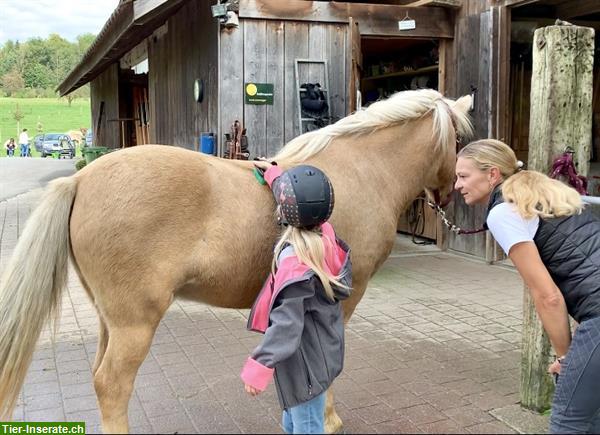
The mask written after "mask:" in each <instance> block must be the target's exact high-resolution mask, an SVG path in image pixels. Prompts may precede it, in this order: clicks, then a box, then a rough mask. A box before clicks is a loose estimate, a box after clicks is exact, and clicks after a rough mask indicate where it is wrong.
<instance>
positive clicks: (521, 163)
mask: <svg viewBox="0 0 600 435" xmlns="http://www.w3.org/2000/svg"><path fill="white" fill-rule="evenodd" d="M522 169H523V162H522V161H521V160H517V172H519V171H520V170H522Z"/></svg>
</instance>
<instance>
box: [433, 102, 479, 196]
mask: <svg viewBox="0 0 600 435" xmlns="http://www.w3.org/2000/svg"><path fill="white" fill-rule="evenodd" d="M471 101H472V97H471V96H470V95H466V96H464V97H461V98H459V99H458V100H456V101H453V100H449V99H444V100H440V101H439V102H438V104H436V108H435V109H434V111H433V124H434V130H435V134H436V135H437V139H438V143H437V150H436V151H437V152H438V153H442V154H443V157H442V158H439V159H436V162H437V168H435V167H434V168H433V169H434V170H432V171H431V172H430V174H429V177H428V179H426V181H425V182H426V187H425V191H426V193H427V195H428V196H429V200H430V201H432V202H434V203H436V204H439V205H441V206H442V207H443V206H445V205H447V204H448V203H449V202H450V198H451V193H452V190H453V185H454V171H455V165H456V151H457V148H458V144H459V142H460V139H461V138H464V137H469V136H471V135H472V133H473V127H472V125H471V121H470V120H469V115H468V113H469V110H470V107H471Z"/></svg>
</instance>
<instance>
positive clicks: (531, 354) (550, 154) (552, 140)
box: [521, 26, 594, 412]
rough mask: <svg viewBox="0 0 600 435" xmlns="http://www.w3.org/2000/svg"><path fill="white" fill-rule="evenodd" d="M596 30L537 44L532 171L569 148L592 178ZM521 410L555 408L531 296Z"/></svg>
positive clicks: (558, 31) (555, 32)
mask: <svg viewBox="0 0 600 435" xmlns="http://www.w3.org/2000/svg"><path fill="white" fill-rule="evenodd" d="M593 65H594V30H593V29H589V28H586V27H578V26H548V27H542V28H540V29H537V30H536V31H535V34H534V40H533V68H532V74H531V110H530V113H531V119H530V128H529V156H528V157H529V158H528V165H527V167H528V169H530V170H534V171H540V172H542V173H546V174H547V173H548V172H549V171H550V169H551V168H552V161H553V160H554V158H556V157H557V156H560V155H561V154H562V153H563V152H564V149H565V145H569V146H570V147H571V148H573V150H574V151H575V155H574V156H573V158H574V160H575V166H576V167H577V172H579V174H580V175H583V176H586V175H588V170H589V160H590V145H591V143H592V94H593V79H594V77H593ZM523 313H524V316H523V346H522V356H521V406H524V407H526V408H528V409H533V410H535V411H538V412H541V411H544V410H546V409H548V408H549V406H550V402H551V399H552V390H553V388H552V382H551V380H550V377H549V376H548V374H547V372H546V369H547V366H548V361H549V360H550V353H551V348H550V343H549V341H548V338H547V337H546V335H545V334H544V333H543V328H542V325H541V322H540V321H539V320H538V318H537V316H536V310H535V307H534V304H533V299H532V298H531V295H530V292H529V291H528V290H527V289H525V298H524V301H523Z"/></svg>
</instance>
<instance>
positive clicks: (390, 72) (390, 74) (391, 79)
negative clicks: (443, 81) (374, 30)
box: [360, 37, 440, 244]
mask: <svg viewBox="0 0 600 435" xmlns="http://www.w3.org/2000/svg"><path fill="white" fill-rule="evenodd" d="M361 51H362V75H361V80H360V95H361V102H362V106H363V107H365V106H369V105H370V104H372V103H373V102H375V101H377V100H380V99H385V98H387V97H389V96H391V95H392V94H394V93H396V92H399V91H406V90H410V89H413V90H415V89H424V88H429V89H439V82H440V65H439V59H440V55H439V40H437V39H415V38H402V37H362V38H361ZM437 222H438V219H437V216H436V215H435V213H434V212H433V210H432V209H431V208H430V207H429V206H427V204H426V202H425V200H424V199H423V198H418V199H415V200H414V201H413V202H412V204H411V205H410V207H409V208H408V210H407V211H406V213H405V214H404V215H402V216H401V217H400V219H399V221H398V228H397V229H398V231H399V232H402V233H407V234H410V235H412V236H413V240H414V241H415V242H416V243H420V244H428V243H435V242H436V241H437V239H438V224H437Z"/></svg>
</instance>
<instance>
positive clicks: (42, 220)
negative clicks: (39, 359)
mask: <svg viewBox="0 0 600 435" xmlns="http://www.w3.org/2000/svg"><path fill="white" fill-rule="evenodd" d="M76 191H77V179H76V178H75V177H68V178H59V179H57V180H54V181H53V182H52V183H51V185H50V187H49V189H48V190H47V191H46V192H45V196H44V198H43V200H42V202H41V203H40V205H39V206H38V207H37V208H36V209H35V211H34V212H33V213H32V215H31V217H30V218H29V221H28V222H27V225H26V226H25V229H24V231H23V233H22V235H21V237H20V238H19V241H18V242H17V246H16V248H15V251H14V253H13V255H12V258H11V260H10V262H9V263H8V266H7V268H6V270H5V271H4V273H3V276H2V280H1V281H0V420H7V419H8V418H10V416H11V414H12V411H13V409H14V407H15V404H16V401H17V397H18V395H19V392H20V390H21V386H22V384H23V381H24V379H25V375H26V374H27V369H28V367H29V364H30V362H31V357H32V355H33V351H34V349H35V345H36V342H37V340H38V338H39V336H40V332H41V330H42V328H43V327H44V325H45V324H46V322H47V320H48V319H50V318H51V319H52V320H53V321H54V322H56V320H57V319H58V315H59V309H60V300H61V295H62V290H63V288H64V287H65V285H66V282H67V265H68V258H69V251H70V243H69V216H70V213H71V206H72V204H73V200H74V198H75V193H76Z"/></svg>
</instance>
